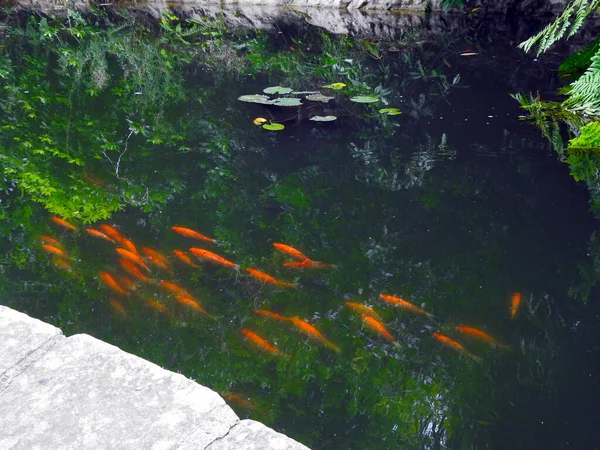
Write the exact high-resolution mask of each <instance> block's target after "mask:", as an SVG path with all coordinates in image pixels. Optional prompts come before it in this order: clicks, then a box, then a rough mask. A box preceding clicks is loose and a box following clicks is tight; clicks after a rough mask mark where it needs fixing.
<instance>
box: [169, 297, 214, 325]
mask: <svg viewBox="0 0 600 450" xmlns="http://www.w3.org/2000/svg"><path fill="white" fill-rule="evenodd" d="M175 300H177V301H178V302H179V303H181V304H182V305H185V306H189V307H190V308H192V309H194V310H196V311H198V312H199V313H202V314H204V315H205V316H208V317H210V318H211V319H214V318H215V316H213V315H211V314H209V313H208V312H206V309H204V307H203V306H202V305H201V304H200V303H199V302H198V301H197V300H196V299H195V298H194V297H192V296H191V295H189V294H185V295H177V296H176V297H175Z"/></svg>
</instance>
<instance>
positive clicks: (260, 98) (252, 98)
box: [238, 94, 271, 105]
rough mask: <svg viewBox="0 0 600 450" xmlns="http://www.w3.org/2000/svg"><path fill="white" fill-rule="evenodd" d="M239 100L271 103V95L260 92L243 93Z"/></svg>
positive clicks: (264, 103)
mask: <svg viewBox="0 0 600 450" xmlns="http://www.w3.org/2000/svg"><path fill="white" fill-rule="evenodd" d="M238 100H240V101H242V102H248V103H261V104H263V105H269V104H271V100H270V99H269V97H267V96H266V95H260V94H252V95H242V96H241V97H238Z"/></svg>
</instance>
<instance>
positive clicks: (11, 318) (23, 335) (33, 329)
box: [0, 305, 64, 392]
mask: <svg viewBox="0 0 600 450" xmlns="http://www.w3.org/2000/svg"><path fill="white" fill-rule="evenodd" d="M62 338H64V336H63V334H62V331H61V330H60V329H58V328H56V327H54V326H52V325H49V324H47V323H45V322H42V321H41V320H37V319H34V318H32V317H29V316H28V315H26V314H23V313H20V312H18V311H15V310H13V309H10V308H7V307H6V306H2V305H0V355H1V357H0V392H2V390H3V389H4V388H6V386H8V384H9V383H10V381H11V379H13V378H14V377H16V376H17V375H18V374H19V373H20V372H21V371H22V370H24V369H25V368H26V367H27V365H29V364H31V363H32V362H33V361H35V360H36V359H38V358H40V357H41V356H42V355H43V354H44V353H45V352H46V351H48V350H49V348H50V347H52V345H54V344H55V343H56V341H57V339H62Z"/></svg>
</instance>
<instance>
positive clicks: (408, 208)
mask: <svg viewBox="0 0 600 450" xmlns="http://www.w3.org/2000/svg"><path fill="white" fill-rule="evenodd" d="M5 18H6V24H7V26H6V27H5V28H2V29H1V34H0V44H1V48H0V52H1V53H0V58H1V59H0V74H1V75H2V78H1V81H2V83H3V87H4V89H3V90H2V92H1V93H0V107H1V108H2V119H1V123H0V127H1V130H2V134H1V135H0V142H1V144H2V151H1V152H0V157H1V158H2V159H3V176H4V184H3V186H2V191H1V192H0V200H1V201H2V205H3V211H2V213H1V214H2V222H1V224H0V225H1V228H0V229H1V231H2V237H3V240H2V241H3V242H2V244H0V249H1V250H2V255H3V264H2V272H1V278H0V294H1V298H0V301H1V302H2V303H3V304H6V305H8V306H11V307H13V308H16V309H18V310H20V311H23V312H26V313H28V314H30V315H32V316H34V317H38V318H40V319H42V320H45V321H47V322H50V323H53V324H56V325H57V326H59V327H61V328H62V329H63V330H64V331H65V333H66V334H69V335H70V334H74V333H88V334H91V335H93V336H95V337H97V338H99V339H102V340H105V341H107V342H109V343H112V344H114V345H117V346H119V347H120V348H122V349H123V350H126V351H129V352H131V353H134V354H136V355H139V356H141V357H144V358H147V359H149V360H151V361H153V362H155V363H157V364H159V365H161V366H163V367H165V368H168V369H170V370H173V371H176V372H180V373H182V374H184V375H186V376H187V377H189V378H192V379H194V380H196V381H198V382H199V383H201V384H203V385H205V386H208V387H210V388H212V389H214V390H216V391H218V392H221V393H223V394H224V396H225V397H226V398H227V400H228V402H229V403H230V404H231V406H232V407H233V408H234V409H235V410H236V412H238V414H240V415H241V416H242V417H250V418H253V419H256V420H259V421H262V422H264V423H266V424H268V425H269V426H272V427H274V428H275V429H277V430H279V431H282V432H284V433H286V434H288V435H289V436H291V437H293V438H295V439H297V440H299V441H301V442H303V443H304V444H306V445H308V446H310V447H312V448H315V449H329V448H357V449H358V448H360V449H363V448H374V449H381V448H389V449H393V448H398V449H407V448H410V449H412V448H415V449H437V448H450V449H476V448H477V449H478V448H490V449H494V448H498V449H506V448H511V449H533V448H578V449H581V448H596V447H595V446H596V445H597V444H598V438H597V437H595V436H594V433H593V432H592V430H593V429H594V427H595V421H594V417H596V416H597V414H596V413H595V411H596V405H597V403H596V400H597V399H598V370H597V369H598V367H597V365H598V362H597V361H599V359H598V346H597V342H598V334H599V333H600V332H599V331H598V330H599V329H600V328H598V315H597V313H598V306H597V304H596V303H597V302H596V299H595V298H594V295H595V291H594V286H595V284H594V283H593V280H594V278H593V276H592V275H591V274H593V273H594V260H593V259H592V258H591V257H590V253H592V256H594V255H595V254H596V253H594V249H595V248H597V244H596V241H595V237H594V235H593V234H592V233H593V232H594V231H595V230H596V229H597V227H598V224H597V222H596V221H595V219H594V218H593V217H592V216H591V215H590V214H589V213H588V194H587V191H586V189H585V187H584V186H582V185H578V184H576V183H575V181H574V180H573V179H572V177H570V175H569V173H568V168H567V166H566V165H564V164H563V163H562V162H560V161H559V158H557V155H556V153H554V152H553V150H552V148H551V147H550V145H549V144H548V143H547V142H546V141H545V140H544V139H543V138H542V137H541V134H540V132H539V130H538V129H536V128H535V127H534V126H533V125H532V124H531V123H528V122H525V121H523V120H521V119H520V118H519V116H521V115H522V114H524V113H523V111H522V110H520V109H519V104H518V102H516V101H515V100H513V99H512V98H511V97H510V96H509V94H511V93H513V94H514V93H517V92H521V93H533V94H534V95H535V92H536V91H539V92H540V95H542V96H544V97H548V96H551V95H552V92H553V91H554V90H555V88H556V86H557V80H555V79H554V75H553V74H552V73H551V68H552V67H553V63H554V61H553V60H551V58H552V57H549V59H548V60H543V59H542V60H540V61H537V60H533V58H530V57H528V56H526V55H523V54H522V53H521V52H520V51H519V50H517V49H515V46H514V42H510V41H511V36H502V37H501V38H500V37H497V36H493V35H492V36H490V35H485V36H481V35H480V34H477V33H475V32H472V31H469V30H468V29H465V30H464V31H462V30H461V31H454V32H452V33H451V32H448V33H446V34H443V33H432V32H431V31H430V30H427V27H425V26H423V25H422V23H421V22H418V23H421V25H420V26H415V27H414V28H412V29H407V30H405V31H404V32H403V33H400V34H401V36H400V37H399V38H398V39H397V40H395V41H379V40H374V39H373V38H366V39H365V38H359V37H350V36H345V35H333V34H330V33H328V32H326V31H324V30H322V29H319V28H314V27H310V26H308V25H306V24H304V25H294V26H290V25H289V24H288V25H287V26H286V27H283V26H282V27H281V28H280V29H281V30H282V31H281V32H274V33H269V32H258V31H244V30H233V29H228V28H227V27H225V26H224V25H223V23H222V22H220V21H218V20H217V21H215V20H207V21H205V22H189V21H185V20H183V19H181V20H180V19H178V18H176V17H175V16H171V17H166V16H165V18H163V20H162V28H161V27H159V25H158V24H157V23H155V22H154V21H153V20H151V19H148V18H146V19H145V20H140V18H139V16H136V15H128V14H127V12H125V11H116V10H115V11H106V10H105V11H102V10H101V11H98V12H96V13H95V14H94V15H90V14H79V13H74V12H71V13H70V16H69V18H68V19H69V20H66V19H62V18H60V17H59V18H51V17H50V18H44V17H43V16H41V15H39V14H35V13H24V12H19V13H16V12H12V11H8V12H5ZM136 18H137V21H136V20H135V19H136ZM422 20H425V19H424V18H423V19H422ZM497 20H500V19H497ZM178 25H179V28H177V27H178ZM532 31H534V30H532ZM465 53H467V54H468V53H475V54H474V55H470V56H469V55H464V54H465ZM461 54H463V55H461ZM555 57H556V55H555ZM331 83H344V84H345V85H346V86H345V87H343V88H342V89H340V90H336V89H332V88H323V87H322V86H324V85H328V84H331ZM272 86H284V87H289V88H291V89H293V90H294V91H317V92H320V93H322V94H324V95H327V96H331V97H333V99H332V100H331V101H330V102H329V103H321V102H317V101H312V102H311V101H310V100H304V99H303V97H304V96H305V95H307V94H297V95H296V94H282V95H280V97H287V98H290V97H294V98H301V99H303V100H302V102H303V105H302V106H301V107H283V106H271V105H262V104H256V103H246V102H241V101H239V100H238V98H239V97H240V96H241V95H249V94H262V93H263V89H265V88H268V87H272ZM358 95H365V96H373V97H375V98H377V99H378V102H377V103H356V102H353V101H351V100H350V99H351V98H352V97H355V96H358ZM276 96H277V95H272V96H270V97H276ZM384 107H394V108H398V109H399V110H400V111H401V112H402V114H400V115H393V116H392V115H390V116H387V115H384V114H382V113H380V112H378V111H379V109H381V108H384ZM316 114H319V115H322V116H323V115H334V116H336V117H337V119H336V120H335V121H332V122H315V121H311V120H309V118H311V117H313V116H314V115H316ZM258 117H264V118H266V119H267V120H269V121H273V122H275V123H282V124H283V125H284V126H285V128H284V129H283V130H281V131H268V130H266V129H263V128H261V127H260V126H256V125H254V124H253V121H254V119H256V118H258ZM56 216H58V217H62V218H63V219H65V220H68V221H69V222H70V223H72V224H73V225H74V226H75V228H76V230H71V229H68V228H65V227H64V226H61V225H60V224H57V223H56V222H53V221H52V218H53V217H56ZM101 225H110V226H112V227H114V228H115V229H116V230H117V231H118V233H119V235H120V237H112V238H111V239H112V242H109V241H107V240H105V239H101V238H99V237H98V236H97V235H96V236H93V235H92V234H90V232H89V231H86V229H88V228H91V229H94V230H96V231H102V228H101ZM174 226H175V227H185V228H189V229H192V230H195V231H197V232H199V233H201V234H203V235H206V236H209V237H210V238H213V239H215V240H216V241H217V242H211V241H206V240H201V239H194V238H193V237H190V236H189V233H188V236H184V235H182V234H179V233H176V232H175V231H173V229H172V227H174ZM102 232H103V233H104V232H105V231H102ZM42 236H50V237H52V238H54V239H56V240H57V241H58V244H52V243H50V244H48V243H47V242H46V243H44V242H42V239H43V238H42ZM124 238H128V239H130V240H131V241H132V242H133V244H134V245H135V247H136V249H137V250H138V251H139V254H140V258H142V259H143V264H146V265H147V266H148V270H146V269H143V268H142V267H139V266H138V267H139V269H138V270H139V271H141V275H140V274H137V278H136V275H135V274H132V272H135V270H133V269H131V268H129V270H127V268H126V267H125V265H127V263H122V262H120V259H126V260H127V258H129V260H131V261H133V260H135V259H136V258H135V256H132V255H131V254H125V253H123V252H122V253H121V254H118V253H117V252H116V249H117V248H123V247H126V246H127V244H126V243H125V242H124V241H123V239H124ZM117 241H120V242H117ZM273 243H284V244H287V245H289V246H293V247H294V248H296V249H298V250H299V251H301V252H302V253H304V254H305V255H306V256H307V257H308V258H310V259H311V260H314V261H320V262H324V263H326V264H331V265H333V266H331V267H330V266H325V267H318V266H317V267H314V266H313V267H288V266H289V264H288V266H285V264H286V263H290V262H294V261H299V260H298V259H295V258H294V257H292V256H290V255H289V254H286V253H283V252H280V251H278V250H277V249H276V248H275V247H274V246H273ZM42 244H44V245H50V246H51V247H54V248H48V247H45V248H44V247H43V246H42ZM57 248H58V249H60V250H61V251H63V252H65V253H66V254H67V255H68V257H65V256H62V257H61V256H60V255H59V256H58V257H57V256H56V253H57V252H58V250H56V249H57ZM147 248H149V249H152V250H155V251H157V252H160V253H161V254H162V255H165V257H166V258H167V261H166V262H165V263H161V262H160V258H159V257H157V256H154V257H152V256H151V255H150V254H149V253H148V252H149V251H148V250H146V251H144V250H142V249H147ZM190 248H200V249H204V250H208V251H210V252H214V253H215V254H217V255H220V256H221V257H223V258H226V259H227V260H229V261H233V262H234V264H236V265H239V267H237V266H236V267H233V268H232V267H228V266H226V265H224V264H222V263H218V262H214V261H209V260H207V259H206V257H204V259H203V258H198V257H196V256H194V255H193V254H192V252H190V250H189V249H190ZM176 250H180V251H182V252H184V253H186V254H187V256H188V257H189V258H191V260H192V261H191V262H192V264H194V266H195V267H192V266H191V265H190V264H189V263H186V262H184V261H182V260H181V259H179V258H178V257H177V256H176V255H175V254H174V253H173V252H174V251H176ZM61 261H62V262H61ZM129 264H133V265H134V267H135V264H139V262H138V263H135V262H130V263H129ZM161 265H162V267H161ZM303 265H307V266H310V264H309V263H304V264H303ZM249 268H250V269H252V268H254V269H258V270H260V271H263V272H265V273H267V274H269V275H271V276H272V277H275V278H276V279H277V280H279V281H281V283H280V284H272V283H270V282H265V280H260V279H257V278H256V276H253V275H252V274H251V273H249V272H248V270H247V269H249ZM103 274H104V275H103ZM105 274H110V275H111V276H113V278H114V280H115V282H116V283H117V284H118V285H117V286H115V285H113V283H112V281H110V280H107V277H106V275H105ZM142 276H143V277H147V278H149V280H143V279H141V278H142ZM590 280H592V281H590ZM165 282H170V283H175V284H176V285H177V286H180V287H181V288H182V289H184V290H185V292H186V293H187V294H188V295H189V296H191V297H187V298H185V297H182V295H181V293H177V292H175V290H176V289H175V288H173V287H171V288H169V285H167V284H166V283H165ZM284 283H290V284H291V286H286V285H285V284H284ZM517 293H518V294H520V298H521V303H520V305H519V306H518V307H517V306H514V308H513V306H511V304H512V301H513V298H515V294H517ZM381 294H387V295H391V296H394V297H397V298H401V299H404V300H405V301H407V302H410V304H412V305H414V306H416V307H418V308H421V309H423V310H424V311H425V312H427V313H428V314H430V315H426V314H424V313H422V312H419V311H416V310H414V309H413V310H411V309H410V307H406V305H405V306H404V307H401V306H398V305H394V304H393V303H390V302H387V301H384V299H382V297H380V295H381ZM588 297H589V298H588ZM582 298H583V299H585V298H588V301H587V303H584V302H583V301H582ZM194 302H197V303H194ZM347 302H354V303H359V304H362V305H368V306H370V307H372V308H373V309H374V310H375V311H376V312H377V313H378V316H377V317H378V319H377V320H379V323H380V324H381V326H384V327H385V329H386V330H387V331H388V332H389V334H390V336H389V337H388V338H386V337H385V336H384V335H383V334H382V332H381V331H377V330H376V329H375V328H373V327H377V326H378V325H377V324H374V322H373V319H369V318H367V317H370V316H368V315H367V316H361V313H360V311H357V310H356V309H353V308H351V307H350V306H348V305H347ZM200 305H201V306H200ZM202 308H203V309H204V311H203V310H202ZM257 309H258V310H266V311H270V312H272V313H275V314H278V315H279V316H278V317H268V316H265V315H261V314H258V313H256V312H255V310H257ZM513 312H514V313H515V314H514V317H512V315H513V314H512V313H513ZM281 316H283V317H281ZM292 318H294V319H293V320H292ZM298 319H301V320H304V321H306V322H307V323H309V324H312V325H313V326H314V327H316V329H318V330H319V331H320V333H322V335H323V337H321V338H319V337H315V336H314V332H313V335H312V336H311V335H310V334H311V332H310V330H308V331H307V329H306V325H302V323H301V322H299V320H298ZM460 326H468V327H474V328H477V329H479V330H483V331H485V332H486V333H489V334H490V335H492V336H493V338H494V339H495V340H496V341H497V342H498V344H497V345H490V344H489V343H488V342H486V341H485V340H482V339H481V338H477V337H474V336H472V335H469V334H468V333H467V332H462V333H461V332H460V331H459V330H458V329H457V328H456V327H460ZM303 327H304V328H303ZM250 332H251V333H255V334H251V333H250ZM256 336H258V337H256ZM436 336H437V337H436ZM446 338H449V339H452V340H453V341H452V342H458V343H460V345H462V346H463V347H464V349H463V348H457V347H456V345H455V344H453V343H452V342H451V343H449V342H448V341H447V340H446V342H444V339H446ZM260 339H264V341H265V342H266V343H267V344H265V343H264V342H262V341H260ZM390 339H391V340H390ZM392 341H394V342H392ZM270 346H274V347H275V348H276V350H274V349H273V348H272V347H270Z"/></svg>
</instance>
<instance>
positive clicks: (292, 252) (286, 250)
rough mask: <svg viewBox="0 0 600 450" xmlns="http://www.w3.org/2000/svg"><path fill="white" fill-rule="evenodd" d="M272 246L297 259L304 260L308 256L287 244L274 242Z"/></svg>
mask: <svg viewBox="0 0 600 450" xmlns="http://www.w3.org/2000/svg"><path fill="white" fill-rule="evenodd" d="M273 247H275V248H276V249H277V250H279V251H280V252H282V253H285V254H286V255H289V256H291V257H292V258H294V259H297V260H299V261H306V260H307V259H308V256H306V255H304V254H303V253H301V252H300V251H298V250H296V249H295V248H294V247H290V246H289V245H285V244H280V243H279V242H274V243H273Z"/></svg>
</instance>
